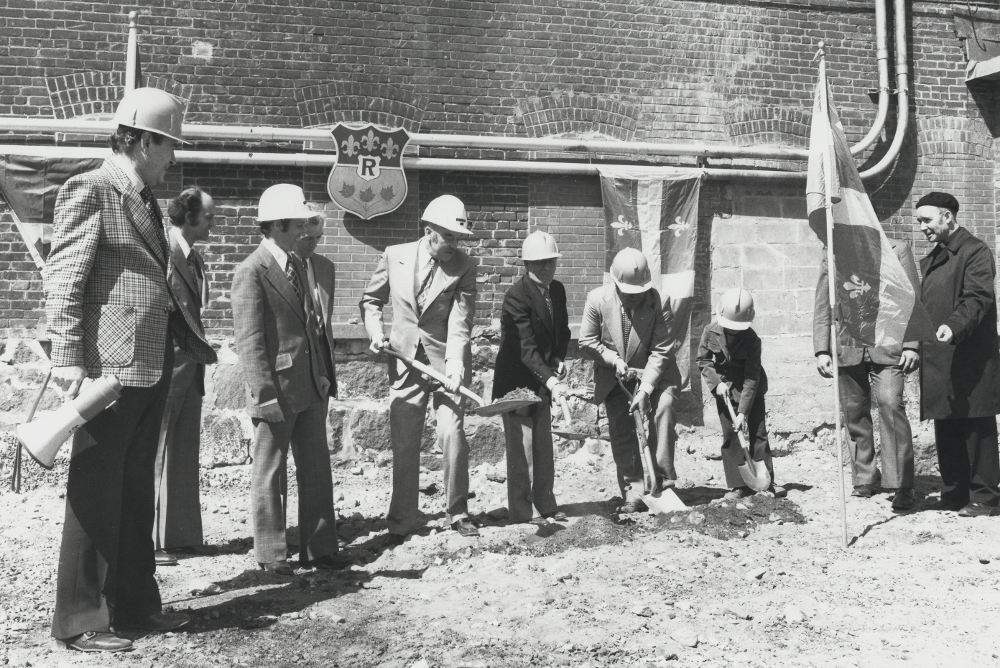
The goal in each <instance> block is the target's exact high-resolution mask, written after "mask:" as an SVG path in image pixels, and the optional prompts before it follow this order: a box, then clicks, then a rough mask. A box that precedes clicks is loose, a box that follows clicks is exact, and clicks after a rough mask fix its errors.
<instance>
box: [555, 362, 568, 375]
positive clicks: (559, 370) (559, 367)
mask: <svg viewBox="0 0 1000 668" xmlns="http://www.w3.org/2000/svg"><path fill="white" fill-rule="evenodd" d="M555 373H556V378H558V379H559V380H565V378H566V363H565V362H563V361H562V360H560V359H557V360H556V372H555Z"/></svg>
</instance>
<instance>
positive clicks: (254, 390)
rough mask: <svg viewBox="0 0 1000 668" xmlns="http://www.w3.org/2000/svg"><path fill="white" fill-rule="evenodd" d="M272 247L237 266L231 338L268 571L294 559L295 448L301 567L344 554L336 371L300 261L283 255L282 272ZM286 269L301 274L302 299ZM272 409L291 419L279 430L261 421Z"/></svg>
mask: <svg viewBox="0 0 1000 668" xmlns="http://www.w3.org/2000/svg"><path fill="white" fill-rule="evenodd" d="M272 247H273V248H277V246H276V245H275V244H274V242H272V241H270V240H269V239H265V240H264V241H262V242H261V245H260V246H259V247H258V248H257V250H256V251H254V252H253V253H252V254H251V255H250V256H249V257H248V258H247V259H245V260H244V261H243V262H241V263H240V264H239V266H237V267H236V273H235V275H234V277H233V288H232V299H233V334H234V339H235V343H236V351H237V354H238V355H239V359H240V367H241V369H242V370H243V376H244V378H245V380H246V390H247V412H248V413H249V414H250V418H251V420H252V422H253V425H254V450H253V472H252V480H251V488H250V496H251V503H252V505H253V528H254V555H255V557H256V558H257V561H258V562H259V563H261V564H265V563H271V562H275V561H279V560H282V559H285V558H286V556H287V549H288V546H287V544H286V541H285V509H286V500H287V496H286V478H285V466H286V462H287V458H288V448H289V446H291V448H292V455H293V456H294V458H295V476H296V481H297V482H298V489H299V517H298V520H299V559H300V561H302V562H309V561H313V560H315V559H319V558H320V557H323V556H326V555H329V554H335V553H336V552H337V549H338V546H337V531H336V528H337V527H336V518H335V515H334V509H333V479H332V475H331V471H330V454H329V448H328V446H327V441H326V413H327V404H328V402H329V391H330V387H331V384H330V381H329V378H330V376H331V375H332V372H331V371H330V370H328V369H327V368H326V360H324V359H323V357H324V356H323V353H322V342H321V341H320V340H319V336H318V326H317V323H316V322H315V316H314V315H313V314H314V311H313V308H314V307H313V305H312V299H311V297H310V296H309V290H308V287H307V286H308V283H307V281H306V274H305V269H304V267H303V266H302V263H301V261H300V260H299V259H298V258H297V257H296V256H295V255H293V254H291V253H281V252H279V255H282V256H283V257H281V259H282V262H283V264H285V266H281V265H280V264H279V262H278V259H277V258H276V257H275V253H274V251H272V250H271V248H272ZM278 250H279V251H280V249H278ZM289 264H290V265H291V266H290V268H289V266H288V265H289ZM286 269H289V270H290V271H293V272H295V274H294V275H295V276H296V277H297V283H298V286H299V289H298V290H296V288H295V287H294V286H293V284H292V282H291V280H290V279H289V278H288V276H287V275H286ZM272 402H276V403H277V404H278V406H279V407H280V409H281V414H282V415H283V416H284V419H283V420H281V421H280V422H268V421H267V420H265V419H264V406H266V405H269V404H271V403H272Z"/></svg>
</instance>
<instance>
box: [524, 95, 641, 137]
mask: <svg viewBox="0 0 1000 668" xmlns="http://www.w3.org/2000/svg"><path fill="white" fill-rule="evenodd" d="M516 112H517V114H518V116H520V118H521V121H522V122H523V123H524V128H525V130H526V131H527V134H528V136H529V137H551V136H553V135H576V136H580V135H592V134H594V133H597V134H599V135H603V136H605V137H611V138H613V139H620V140H622V141H629V140H631V139H632V138H633V137H634V136H635V129H636V126H637V123H638V119H639V105H638V104H637V103H635V102H632V101H629V100H623V99H620V98H615V97H611V96H608V95H590V94H586V93H582V94H573V93H565V94H562V93H551V94H549V95H545V96H538V97H528V98H525V99H523V100H521V101H520V102H518V105H517V109H516Z"/></svg>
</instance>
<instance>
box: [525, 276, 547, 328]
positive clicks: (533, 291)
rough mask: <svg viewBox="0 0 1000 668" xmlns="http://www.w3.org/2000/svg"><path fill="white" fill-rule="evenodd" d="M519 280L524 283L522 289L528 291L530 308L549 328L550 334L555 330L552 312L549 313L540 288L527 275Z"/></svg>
mask: <svg viewBox="0 0 1000 668" xmlns="http://www.w3.org/2000/svg"><path fill="white" fill-rule="evenodd" d="M521 281H522V282H523V283H524V290H525V292H527V293H528V299H529V300H530V301H531V308H532V309H534V311H535V313H537V314H538V319H539V320H540V321H541V322H542V325H543V326H544V327H545V328H546V329H547V330H549V334H552V332H554V331H555V325H554V324H553V322H552V318H553V314H551V313H549V306H548V304H546V303H545V297H543V296H542V289H541V288H540V287H538V284H537V283H535V282H534V281H533V280H531V279H530V278H528V277H527V276H525V277H524V278H522V279H521Z"/></svg>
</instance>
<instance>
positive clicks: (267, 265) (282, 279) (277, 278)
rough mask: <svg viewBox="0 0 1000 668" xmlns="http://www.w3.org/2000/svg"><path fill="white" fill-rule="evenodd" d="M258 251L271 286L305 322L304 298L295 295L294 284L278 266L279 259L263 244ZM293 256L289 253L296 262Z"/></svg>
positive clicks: (265, 276)
mask: <svg viewBox="0 0 1000 668" xmlns="http://www.w3.org/2000/svg"><path fill="white" fill-rule="evenodd" d="M257 252H258V253H259V254H260V262H261V266H262V267H263V268H264V278H265V279H267V282H268V283H270V284H271V287H273V288H274V290H275V292H277V293H278V294H279V295H281V297H282V298H283V299H284V300H285V301H286V302H288V305H289V306H291V307H292V310H293V311H295V315H297V316H298V317H299V319H300V320H301V321H302V322H305V321H306V312H305V309H304V308H303V307H302V300H301V299H299V298H298V297H297V296H296V295H295V290H294V289H292V284H291V283H289V282H288V277H287V276H285V272H284V271H283V270H282V269H281V267H279V266H278V261H277V260H275V259H274V256H273V255H271V251H269V250H267V248H265V247H263V246H261V247H260V248H259V249H258V251H257ZM291 257H292V256H291V255H289V260H290V261H293V262H294V260H292V259H291Z"/></svg>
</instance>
